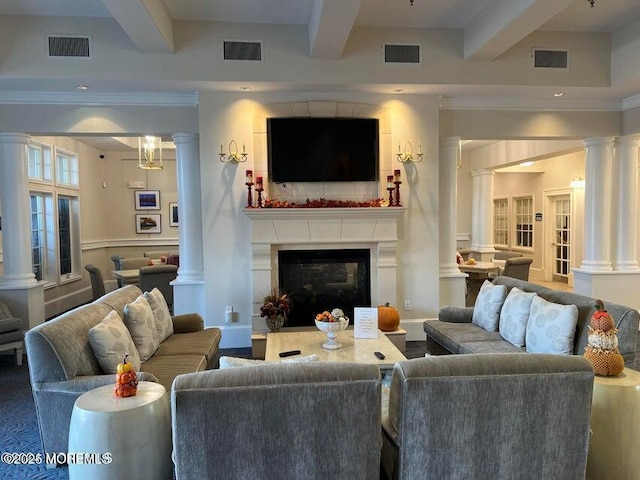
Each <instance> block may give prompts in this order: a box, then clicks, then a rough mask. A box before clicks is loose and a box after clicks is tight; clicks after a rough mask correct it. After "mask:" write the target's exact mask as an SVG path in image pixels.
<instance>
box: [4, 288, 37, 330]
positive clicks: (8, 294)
mask: <svg viewBox="0 0 640 480" xmlns="http://www.w3.org/2000/svg"><path fill="white" fill-rule="evenodd" d="M0 299H1V300H2V301H3V302H4V303H6V304H7V306H8V307H9V310H11V313H12V314H13V315H14V316H15V317H16V318H21V319H22V329H23V330H30V329H32V328H33V327H35V326H37V325H40V324H41V323H44V318H45V317H44V287H43V284H42V283H32V284H31V285H26V286H24V285H22V286H12V285H5V284H4V282H3V284H2V285H0Z"/></svg>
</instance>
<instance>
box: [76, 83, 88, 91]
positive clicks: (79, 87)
mask: <svg viewBox="0 0 640 480" xmlns="http://www.w3.org/2000/svg"><path fill="white" fill-rule="evenodd" d="M76 88H77V89H78V90H89V87H88V86H87V85H82V84H81V85H76Z"/></svg>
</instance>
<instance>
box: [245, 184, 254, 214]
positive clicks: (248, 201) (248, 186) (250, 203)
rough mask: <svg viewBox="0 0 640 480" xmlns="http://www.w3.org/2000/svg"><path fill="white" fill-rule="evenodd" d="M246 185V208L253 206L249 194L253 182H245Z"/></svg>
mask: <svg viewBox="0 0 640 480" xmlns="http://www.w3.org/2000/svg"><path fill="white" fill-rule="evenodd" d="M245 185H246V186H247V208H251V207H253V198H252V195H251V187H252V186H253V182H247V183H245Z"/></svg>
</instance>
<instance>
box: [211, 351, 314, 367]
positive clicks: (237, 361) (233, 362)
mask: <svg viewBox="0 0 640 480" xmlns="http://www.w3.org/2000/svg"><path fill="white" fill-rule="evenodd" d="M317 361H318V355H316V354H313V355H306V356H304V357H296V358H287V359H286V360H280V361H279V362H266V361H264V360H253V359H251V358H237V357H220V369H221V370H222V369H225V368H238V367H252V366H254V365H278V364H279V363H305V362H317Z"/></svg>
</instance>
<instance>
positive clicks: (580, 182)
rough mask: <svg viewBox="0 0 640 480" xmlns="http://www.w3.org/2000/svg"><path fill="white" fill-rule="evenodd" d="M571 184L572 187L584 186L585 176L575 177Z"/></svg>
mask: <svg viewBox="0 0 640 480" xmlns="http://www.w3.org/2000/svg"><path fill="white" fill-rule="evenodd" d="M569 186H570V187H571V188H584V178H582V177H574V178H573V180H571V183H570V184H569Z"/></svg>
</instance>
